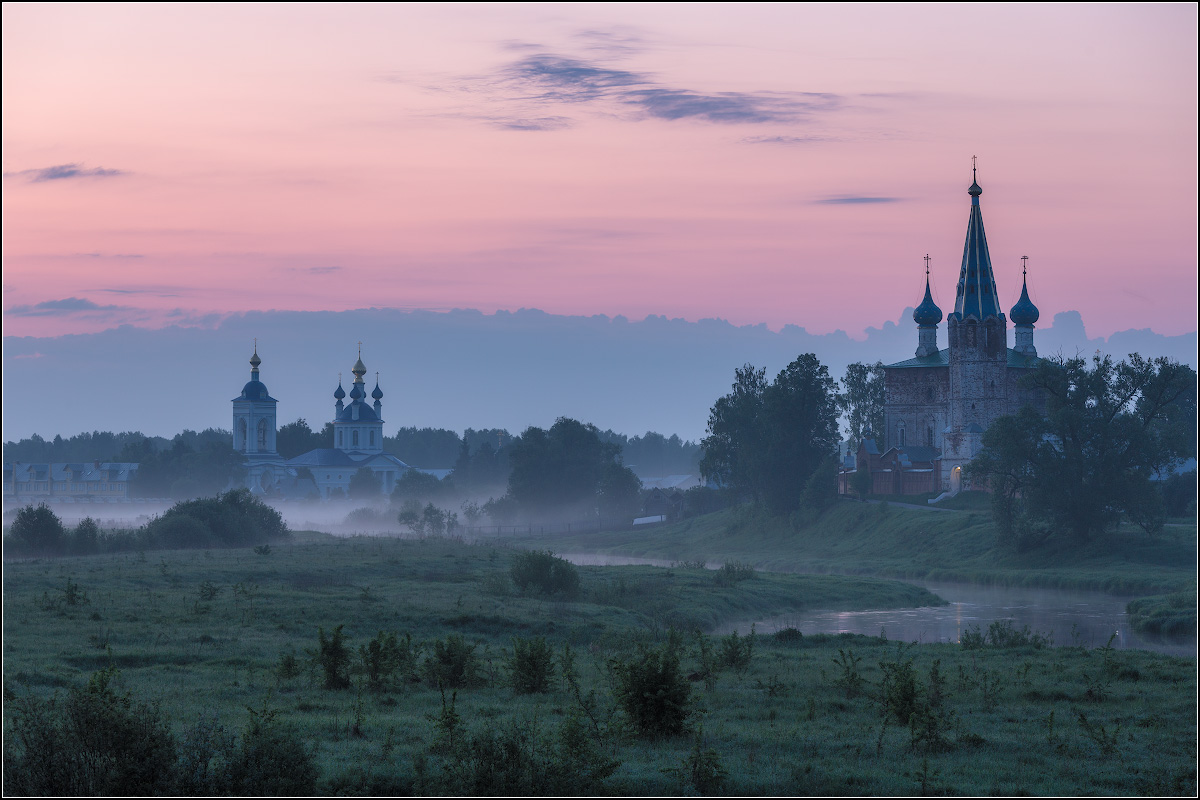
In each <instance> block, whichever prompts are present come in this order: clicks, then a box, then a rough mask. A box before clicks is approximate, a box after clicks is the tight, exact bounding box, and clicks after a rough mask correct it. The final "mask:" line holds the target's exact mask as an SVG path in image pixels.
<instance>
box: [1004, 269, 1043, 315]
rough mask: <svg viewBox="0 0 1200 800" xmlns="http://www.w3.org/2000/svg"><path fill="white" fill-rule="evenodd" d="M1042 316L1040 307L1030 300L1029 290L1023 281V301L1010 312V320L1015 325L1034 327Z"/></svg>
mask: <svg viewBox="0 0 1200 800" xmlns="http://www.w3.org/2000/svg"><path fill="white" fill-rule="evenodd" d="M1039 316H1041V314H1040V312H1039V311H1038V307H1037V306H1035V305H1034V304H1033V301H1032V300H1030V299H1029V289H1028V287H1027V286H1026V285H1025V280H1024V279H1023V278H1022V279H1021V299H1020V300H1018V301H1017V304H1016V305H1015V306H1013V307H1012V310H1011V311H1009V312H1008V318H1009V319H1010V320H1012V323H1013V324H1014V325H1032V324H1033V323H1035V322H1037V321H1038V317H1039Z"/></svg>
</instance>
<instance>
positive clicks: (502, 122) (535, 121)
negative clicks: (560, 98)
mask: <svg viewBox="0 0 1200 800" xmlns="http://www.w3.org/2000/svg"><path fill="white" fill-rule="evenodd" d="M489 121H490V123H491V124H492V125H494V126H495V127H497V128H503V129H504V130H507V131H557V130H562V129H563V128H569V127H571V120H570V119H569V118H568V117H533V118H530V117H491V118H490V119H489Z"/></svg>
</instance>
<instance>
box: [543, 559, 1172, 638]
mask: <svg viewBox="0 0 1200 800" xmlns="http://www.w3.org/2000/svg"><path fill="white" fill-rule="evenodd" d="M560 555H561V556H562V557H563V558H565V559H567V560H568V561H570V562H572V563H573V564H580V565H593V566H620V565H628V564H649V565H652V566H658V567H669V566H670V565H671V563H672V562H670V561H666V560H663V559H655V558H630V557H627V556H606V555H591V554H584V553H562V554H560ZM710 566H711V567H714V568H715V567H717V566H719V565H718V564H710ZM905 582H906V583H911V584H914V585H916V586H922V587H924V588H926V589H928V590H929V591H931V592H933V593H934V594H936V595H938V596H939V597H941V598H942V599H943V600H946V601H947V602H949V605H947V606H927V607H923V608H895V609H886V610H880V611H819V610H813V611H803V612H801V613H798V614H785V615H781V616H776V617H765V618H763V619H755V620H743V621H740V622H734V623H730V624H726V625H722V626H721V627H720V628H718V629H717V630H716V631H714V633H730V632H732V631H735V630H736V631H738V632H739V633H743V634H744V633H749V632H750V626H751V624H753V625H754V626H755V628H756V630H757V631H758V632H759V633H773V632H775V631H777V630H780V629H782V628H788V627H790V628H796V629H797V630H799V631H800V632H802V633H806V634H814V633H861V634H865V635H867V636H878V635H879V633H880V631H881V630H882V631H883V632H884V633H885V635H886V636H887V638H889V639H892V640H896V641H905V642H957V641H958V639H959V637H960V636H961V635H962V633H963V631H965V630H968V629H969V628H970V626H972V625H978V626H979V628H980V630H982V631H984V632H986V631H987V628H988V626H989V625H991V624H992V622H994V621H995V620H1005V619H1010V620H1012V621H1013V625H1014V626H1015V627H1016V628H1017V629H1018V630H1019V629H1021V628H1022V627H1024V626H1026V625H1028V626H1029V628H1030V630H1032V631H1034V632H1037V633H1042V634H1048V635H1051V636H1053V641H1054V644H1055V645H1056V646H1061V645H1076V644H1078V645H1082V646H1086V647H1103V646H1104V645H1105V644H1107V643H1108V640H1109V638H1110V637H1112V638H1113V641H1112V646H1113V647H1114V648H1118V649H1126V648H1129V649H1138V650H1152V651H1154V652H1157V653H1166V654H1168V655H1173V656H1184V657H1190V658H1195V657H1196V642H1195V640H1183V639H1168V638H1159V637H1150V636H1143V635H1141V634H1139V633H1137V632H1136V631H1134V630H1133V628H1132V627H1131V626H1130V624H1129V616H1128V615H1127V614H1126V613H1125V604H1126V603H1128V602H1129V601H1130V600H1132V599H1133V598H1132V597H1125V596H1119V595H1111V594H1104V593H1103V592H1085V591H1075V590H1068V589H1039V588H1027V587H1002V586H979V585H976V584H967V583H933V582H927V581H914V580H910V581H905ZM1114 634H1115V636H1114Z"/></svg>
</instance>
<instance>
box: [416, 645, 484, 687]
mask: <svg viewBox="0 0 1200 800" xmlns="http://www.w3.org/2000/svg"><path fill="white" fill-rule="evenodd" d="M423 669H424V672H425V679H426V680H427V681H429V683H430V684H431V685H433V686H437V687H441V688H445V689H463V688H467V687H470V686H477V685H478V684H479V682H480V681H479V658H478V657H477V656H476V655H475V645H473V644H467V640H466V639H464V638H463V637H462V636H460V635H458V634H456V633H452V634H450V635H449V636H447V637H446V638H445V640H442V639H437V640H435V641H434V642H433V647H432V649H431V652H430V653H429V655H428V656H426V658H425V663H424V665H423Z"/></svg>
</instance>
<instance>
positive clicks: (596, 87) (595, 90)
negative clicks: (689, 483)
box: [504, 53, 647, 102]
mask: <svg viewBox="0 0 1200 800" xmlns="http://www.w3.org/2000/svg"><path fill="white" fill-rule="evenodd" d="M504 72H505V75H506V76H507V78H508V79H509V80H510V81H512V82H513V83H515V84H517V85H518V86H521V87H528V89H530V90H533V89H540V90H541V91H540V92H539V93H538V94H535V95H533V96H532V98H530V99H536V100H543V101H545V100H550V101H558V102H581V101H587V100H595V99H598V98H601V97H604V96H606V95H608V94H610V93H611V92H612V91H613V90H615V89H621V88H628V87H634V86H640V85H643V84H645V83H647V81H646V79H645V78H644V77H643V76H641V75H639V74H637V73H635V72H628V71H626V70H622V69H608V68H606V67H597V66H592V65H591V64H589V63H587V62H585V61H579V60H577V59H573V58H565V57H563V56H556V55H550V54H548V53H542V54H540V55H536V56H529V57H528V58H522V59H521V60H519V61H516V62H514V63H513V64H511V65H509V66H508V67H507V68H506V69H505V71H504Z"/></svg>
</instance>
